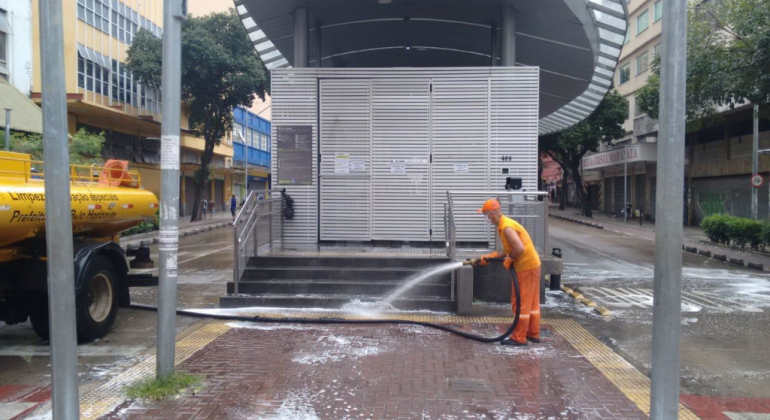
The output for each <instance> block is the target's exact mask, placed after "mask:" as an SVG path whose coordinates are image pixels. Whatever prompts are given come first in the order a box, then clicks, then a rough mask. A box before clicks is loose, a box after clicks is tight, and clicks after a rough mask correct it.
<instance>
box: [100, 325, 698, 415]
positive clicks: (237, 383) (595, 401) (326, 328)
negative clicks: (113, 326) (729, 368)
mask: <svg viewBox="0 0 770 420" xmlns="http://www.w3.org/2000/svg"><path fill="white" fill-rule="evenodd" d="M545 322H546V325H544V328H543V329H544V336H548V338H546V339H544V340H543V343H542V344H539V345H537V344H536V345H530V346H529V347H527V348H510V347H502V346H500V345H499V344H481V343H477V342H473V341H469V340H466V339H463V338H460V337H457V336H453V335H449V334H447V333H444V332H440V331H436V330H433V329H428V328H424V327H415V326H374V325H372V326H366V325H361V326H351V325H321V326H311V325H294V324H292V325H283V324H282V325H276V324H228V325H229V326H230V327H232V328H230V329H229V330H227V331H226V332H224V333H222V334H221V335H219V336H218V337H216V338H215V339H214V340H213V341H211V342H210V343H209V344H208V345H206V346H205V347H203V348H202V349H201V350H199V351H198V352H197V353H195V354H194V355H193V356H192V357H190V358H188V359H187V360H185V361H184V362H183V363H182V364H181V365H180V366H179V368H180V369H182V370H185V371H188V372H192V373H196V374H201V375H203V376H204V377H205V386H204V388H203V389H202V390H201V391H200V392H199V393H197V394H195V395H186V396H183V397H180V398H178V399H176V400H172V401H167V402H162V403H156V404H153V403H142V402H126V403H124V404H122V405H121V406H119V407H117V408H116V409H115V410H113V411H112V412H111V413H110V414H108V415H107V416H106V418H114V419H150V418H177V419H193V418H194V419H263V418H264V419H301V420H311V419H366V418H369V419H395V418H398V419H533V420H534V419H628V420H630V419H646V418H648V417H647V414H646V411H648V408H645V403H644V401H645V398H647V399H648V398H649V388H648V386H649V385H648V382H646V381H647V378H646V377H643V375H641V374H640V373H639V372H638V371H636V370H635V369H634V368H633V367H632V366H631V365H628V364H627V363H625V362H624V361H623V360H622V359H621V358H620V357H619V356H617V355H615V354H614V353H612V351H611V350H610V349H608V348H607V347H606V346H604V345H603V344H601V343H600V342H599V341H598V340H596V339H595V338H593V337H591V336H590V335H589V334H588V333H587V332H585V330H583V329H582V328H581V327H579V326H578V325H577V324H575V323H574V322H572V321H565V320H554V321H550V323H549V321H545ZM506 327H507V326H506V325H498V324H473V325H466V326H464V329H468V330H469V329H472V330H474V331H477V332H482V333H484V334H487V335H492V334H495V333H497V332H498V331H502V330H504V329H505V328H506ZM560 331H561V332H564V333H561V332H560ZM571 343H572V344H571ZM608 355H609V356H608ZM600 369H602V370H601V371H600ZM602 372H604V373H602ZM605 374H606V375H607V376H605ZM616 384H617V385H618V386H621V387H624V388H626V389H624V390H621V389H619V388H618V386H616ZM640 384H641V385H640ZM644 384H647V385H644ZM644 386H647V388H646V391H645V389H643V388H644ZM626 395H629V396H630V397H632V398H635V399H636V403H635V402H634V401H632V400H631V399H629V397H627V396H626ZM647 401H648V400H647ZM637 404H639V406H637ZM640 407H641V408H640ZM643 410H644V411H643ZM682 418H683V419H685V418H690V419H693V418H696V417H694V416H692V414H691V413H689V412H688V413H687V414H686V415H684V416H683V417H682Z"/></svg>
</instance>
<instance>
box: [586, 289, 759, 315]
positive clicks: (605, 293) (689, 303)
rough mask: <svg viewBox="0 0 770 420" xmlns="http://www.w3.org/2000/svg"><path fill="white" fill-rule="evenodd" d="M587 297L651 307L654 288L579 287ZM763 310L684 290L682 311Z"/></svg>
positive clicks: (621, 305) (604, 302)
mask: <svg viewBox="0 0 770 420" xmlns="http://www.w3.org/2000/svg"><path fill="white" fill-rule="evenodd" d="M577 289H578V290H579V291H580V292H581V293H583V295H585V296H586V297H587V298H590V299H593V300H594V301H596V302H597V303H599V304H601V305H604V306H607V307H609V308H610V309H618V308H651V307H652V296H653V291H652V289H646V288H634V287H588V286H586V287H584V286H581V287H578V288H577ZM702 310H705V311H709V312H723V313H728V312H736V311H737V312H762V309H760V308H757V307H755V306H751V305H746V304H744V303H741V302H736V301H734V300H731V299H728V298H725V297H723V296H721V295H719V294H717V293H714V292H708V291H701V290H695V291H691V292H690V291H684V292H682V312H700V311H702Z"/></svg>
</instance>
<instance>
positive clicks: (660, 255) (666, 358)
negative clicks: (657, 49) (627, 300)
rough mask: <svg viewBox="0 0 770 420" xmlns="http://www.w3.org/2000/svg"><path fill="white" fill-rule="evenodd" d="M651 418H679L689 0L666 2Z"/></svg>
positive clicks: (661, 77)
mask: <svg viewBox="0 0 770 420" xmlns="http://www.w3.org/2000/svg"><path fill="white" fill-rule="evenodd" d="M663 16H665V18H664V19H663V53H662V55H661V58H662V60H661V66H660V70H661V72H660V130H659V134H660V137H659V138H658V165H657V166H658V169H657V171H658V189H657V192H656V193H657V199H656V206H657V207H656V210H655V214H656V216H657V220H656V222H655V283H654V289H653V290H654V294H653V313H652V389H651V395H650V397H651V398H650V420H676V419H678V418H679V338H680V333H681V315H682V313H681V310H682V308H681V300H682V287H681V286H682V285H681V283H682V230H683V226H682V225H683V220H682V209H683V205H684V197H683V195H684V194H683V185H684V146H685V144H684V138H685V91H686V88H685V79H686V78H685V75H686V68H687V1H686V0H666V1H664V2H663Z"/></svg>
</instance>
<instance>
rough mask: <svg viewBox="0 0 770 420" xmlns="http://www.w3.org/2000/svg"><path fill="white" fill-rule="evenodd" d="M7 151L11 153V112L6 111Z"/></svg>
mask: <svg viewBox="0 0 770 420" xmlns="http://www.w3.org/2000/svg"><path fill="white" fill-rule="evenodd" d="M5 151H6V152H10V151H11V110H10V109H8V108H6V109H5Z"/></svg>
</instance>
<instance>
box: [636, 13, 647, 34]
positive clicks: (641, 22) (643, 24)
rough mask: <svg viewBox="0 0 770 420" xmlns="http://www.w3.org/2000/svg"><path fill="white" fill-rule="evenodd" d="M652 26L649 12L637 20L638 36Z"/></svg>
mask: <svg viewBox="0 0 770 420" xmlns="http://www.w3.org/2000/svg"><path fill="white" fill-rule="evenodd" d="M649 26H650V15H649V13H648V12H647V10H645V11H644V13H642V14H641V15H639V16H638V17H637V18H636V34H637V35H639V34H640V33H642V32H644V31H645V30H646V29H647V28H648V27H649Z"/></svg>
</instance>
